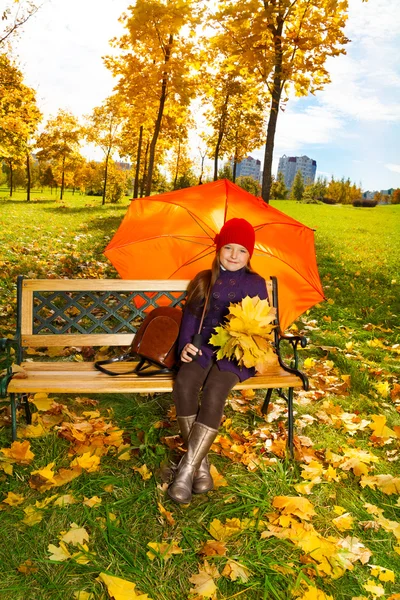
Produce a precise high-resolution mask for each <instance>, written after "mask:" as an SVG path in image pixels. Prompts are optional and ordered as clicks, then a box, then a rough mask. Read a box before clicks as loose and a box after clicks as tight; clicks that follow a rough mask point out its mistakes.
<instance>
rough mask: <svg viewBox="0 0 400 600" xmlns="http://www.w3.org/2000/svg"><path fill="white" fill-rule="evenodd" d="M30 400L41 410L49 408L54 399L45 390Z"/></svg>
mask: <svg viewBox="0 0 400 600" xmlns="http://www.w3.org/2000/svg"><path fill="white" fill-rule="evenodd" d="M30 401H31V402H33V404H34V405H35V406H36V408H37V409H38V410H39V411H46V410H49V409H50V408H51V406H52V404H53V399H52V398H49V397H48V395H47V394H45V393H44V392H39V393H37V394H35V395H34V396H33V398H30Z"/></svg>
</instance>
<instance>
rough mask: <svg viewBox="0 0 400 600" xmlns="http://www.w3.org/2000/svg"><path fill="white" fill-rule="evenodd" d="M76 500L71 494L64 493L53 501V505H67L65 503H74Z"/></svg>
mask: <svg viewBox="0 0 400 600" xmlns="http://www.w3.org/2000/svg"><path fill="white" fill-rule="evenodd" d="M77 502H78V500H76V499H75V498H74V497H73V496H72V495H71V494H64V495H63V496H59V497H58V498H57V500H55V501H54V506H67V504H76V503H77Z"/></svg>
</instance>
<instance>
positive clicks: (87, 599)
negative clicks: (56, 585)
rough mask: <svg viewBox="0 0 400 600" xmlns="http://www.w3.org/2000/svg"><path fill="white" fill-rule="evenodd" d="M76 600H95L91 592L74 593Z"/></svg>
mask: <svg viewBox="0 0 400 600" xmlns="http://www.w3.org/2000/svg"><path fill="white" fill-rule="evenodd" d="M74 600H94V596H93V594H92V593H91V592H85V591H84V590H80V591H78V592H74Z"/></svg>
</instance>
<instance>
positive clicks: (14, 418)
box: [10, 394, 17, 442]
mask: <svg viewBox="0 0 400 600" xmlns="http://www.w3.org/2000/svg"><path fill="white" fill-rule="evenodd" d="M10 408H11V437H12V441H13V442H15V440H16V439H17V404H16V401H15V394H10Z"/></svg>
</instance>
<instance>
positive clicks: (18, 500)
mask: <svg viewBox="0 0 400 600" xmlns="http://www.w3.org/2000/svg"><path fill="white" fill-rule="evenodd" d="M24 500H25V497H24V496H21V495H20V494H14V492H8V494H7V497H6V498H4V500H2V502H4V503H5V504H9V505H10V506H18V505H19V504H22V503H23V501H24Z"/></svg>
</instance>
